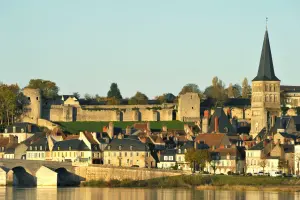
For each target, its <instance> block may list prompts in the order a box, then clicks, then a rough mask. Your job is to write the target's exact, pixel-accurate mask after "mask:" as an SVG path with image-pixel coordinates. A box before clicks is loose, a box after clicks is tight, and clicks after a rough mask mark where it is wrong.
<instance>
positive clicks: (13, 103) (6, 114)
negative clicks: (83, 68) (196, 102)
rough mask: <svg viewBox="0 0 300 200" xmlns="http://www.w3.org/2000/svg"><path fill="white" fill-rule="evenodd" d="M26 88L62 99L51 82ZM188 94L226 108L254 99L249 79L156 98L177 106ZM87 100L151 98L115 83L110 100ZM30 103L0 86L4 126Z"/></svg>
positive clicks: (192, 86)
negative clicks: (227, 103) (126, 95)
mask: <svg viewBox="0 0 300 200" xmlns="http://www.w3.org/2000/svg"><path fill="white" fill-rule="evenodd" d="M26 88H33V89H40V91H41V96H42V99H55V98H57V97H58V92H59V87H58V86H57V84H56V83H55V82H53V81H50V80H43V79H31V80H30V81H29V83H28V84H27V85H26ZM187 92H195V93H198V94H199V96H200V98H201V99H206V98H212V99H214V100H215V105H216V106H222V105H223V104H224V102H225V101H226V100H227V99H228V98H251V87H250V85H249V84H248V80H247V79H246V78H245V79H244V81H243V82H242V86H240V85H239V84H231V83H230V84H229V86H228V87H227V88H226V87H225V84H224V82H223V81H222V80H221V79H219V78H218V77H214V78H213V79H212V84H211V85H210V86H208V87H207V88H206V89H205V90H204V91H201V90H200V89H199V86H198V85H197V84H193V83H190V84H186V85H184V86H183V88H182V89H181V91H180V92H179V94H178V95H174V94H172V93H165V94H162V95H158V96H156V97H155V100H157V101H158V102H159V103H176V102H177V100H178V96H179V95H181V94H185V93H187ZM73 96H75V97H76V98H77V99H80V94H79V93H78V92H74V93H73ZM84 99H85V100H87V101H105V102H107V104H110V105H117V104H120V103H121V102H122V101H126V103H128V104H131V105H135V104H147V103H148V100H149V98H148V97H147V95H146V94H144V93H142V92H140V91H137V92H136V93H135V95H133V96H132V97H130V98H123V96H122V94H121V91H120V89H119V87H118V84H117V83H112V84H111V86H110V88H109V90H108V92H107V96H105V97H103V96H102V97H101V96H99V95H95V96H93V95H90V94H85V95H84ZM28 103H29V102H27V99H26V98H25V97H24V95H23V93H22V90H21V89H20V87H19V86H18V85H17V84H12V85H7V84H4V83H0V123H1V124H11V123H13V122H14V121H15V120H16V118H18V117H20V115H21V114H22V112H23V111H24V109H25V107H26V105H27V104H28Z"/></svg>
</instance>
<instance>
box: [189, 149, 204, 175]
mask: <svg viewBox="0 0 300 200" xmlns="http://www.w3.org/2000/svg"><path fill="white" fill-rule="evenodd" d="M185 160H186V161H187V162H189V163H190V166H191V169H192V170H193V171H195V168H196V165H198V166H199V168H200V170H201V171H203V169H204V167H205V164H206V162H207V161H208V160H209V152H208V150H206V149H203V150H202V149H201V150H198V149H197V150H196V149H194V148H191V149H188V150H187V152H186V153H185Z"/></svg>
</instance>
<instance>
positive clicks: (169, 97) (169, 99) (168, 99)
mask: <svg viewBox="0 0 300 200" xmlns="http://www.w3.org/2000/svg"><path fill="white" fill-rule="evenodd" d="M155 99H156V100H158V101H159V102H160V103H174V101H175V99H176V96H175V95H173V94H172V93H165V94H163V95H160V96H157V97H155Z"/></svg>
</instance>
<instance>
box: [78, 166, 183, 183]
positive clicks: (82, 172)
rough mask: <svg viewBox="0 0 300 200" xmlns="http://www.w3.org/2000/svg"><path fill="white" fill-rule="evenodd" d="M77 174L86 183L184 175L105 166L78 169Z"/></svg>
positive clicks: (177, 172) (165, 171) (166, 171)
mask: <svg viewBox="0 0 300 200" xmlns="http://www.w3.org/2000/svg"><path fill="white" fill-rule="evenodd" d="M75 174H76V175H78V176H80V177H84V178H85V179H86V181H90V180H100V179H102V180H105V181H109V180H112V179H117V180H124V179H132V180H147V179H152V178H158V177H164V176H178V175H182V174H183V172H181V171H170V170H156V169H139V168H119V167H105V166H95V167H94V166H88V167H76V168H75Z"/></svg>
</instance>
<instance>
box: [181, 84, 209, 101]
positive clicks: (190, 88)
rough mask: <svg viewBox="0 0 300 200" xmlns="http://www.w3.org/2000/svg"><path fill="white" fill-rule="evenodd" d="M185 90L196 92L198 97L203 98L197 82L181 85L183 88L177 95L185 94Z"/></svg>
mask: <svg viewBox="0 0 300 200" xmlns="http://www.w3.org/2000/svg"><path fill="white" fill-rule="evenodd" d="M187 92H193V93H198V94H199V97H200V99H203V98H204V95H203V92H202V91H201V90H200V88H199V86H198V85H197V84H194V83H189V84H186V85H185V86H183V88H182V89H181V91H180V92H179V95H182V94H185V93H187Z"/></svg>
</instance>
